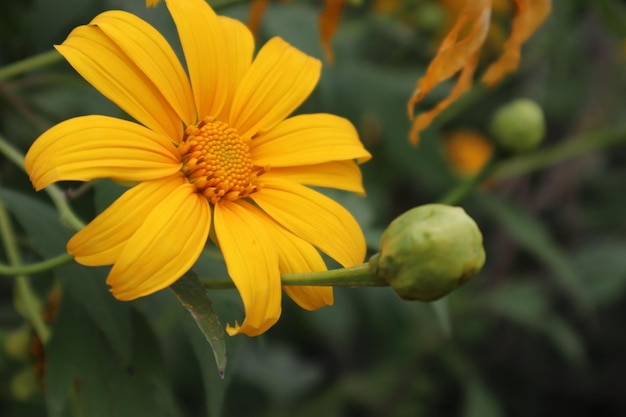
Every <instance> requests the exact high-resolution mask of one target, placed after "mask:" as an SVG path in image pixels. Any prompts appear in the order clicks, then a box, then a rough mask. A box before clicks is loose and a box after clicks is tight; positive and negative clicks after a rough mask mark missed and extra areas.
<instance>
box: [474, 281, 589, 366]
mask: <svg viewBox="0 0 626 417" xmlns="http://www.w3.org/2000/svg"><path fill="white" fill-rule="evenodd" d="M477 302H478V304H479V305H481V306H483V307H485V308H487V309H488V310H490V311H492V312H494V313H496V314H497V315H499V316H501V317H504V318H506V319H508V320H511V321H512V322H514V323H517V324H520V325H522V326H525V327H527V328H529V329H531V330H534V331H539V332H541V333H542V334H544V335H545V337H546V338H547V339H548V340H550V342H551V343H552V345H553V346H554V347H555V348H556V349H557V350H558V351H559V352H560V353H561V354H562V355H563V356H564V357H565V358H566V359H567V360H569V361H570V362H571V363H574V364H581V363H582V362H583V361H584V360H585V350H584V347H583V343H582V341H581V339H580V336H578V335H577V334H576V332H575V331H574V330H573V329H572V327H571V326H570V325H569V323H567V322H566V321H565V320H563V319H561V318H559V317H558V313H557V312H556V311H553V308H552V306H551V303H550V300H549V298H548V295H547V294H546V293H545V292H543V291H542V290H541V288H540V287H538V286H537V285H536V284H535V283H533V282H531V281H527V282H507V283H506V284H502V285H500V286H498V287H497V288H495V289H494V290H492V291H490V292H488V293H487V294H485V295H484V296H483V297H481V299H480V300H478V301H477Z"/></svg>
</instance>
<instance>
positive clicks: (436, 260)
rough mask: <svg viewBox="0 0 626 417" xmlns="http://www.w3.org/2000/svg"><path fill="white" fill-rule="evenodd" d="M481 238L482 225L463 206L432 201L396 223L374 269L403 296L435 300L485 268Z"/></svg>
mask: <svg viewBox="0 0 626 417" xmlns="http://www.w3.org/2000/svg"><path fill="white" fill-rule="evenodd" d="M482 242H483V237H482V234H481V233H480V230H479V229H478V226H477V225H476V223H475V222H474V220H472V218H471V217H469V216H468V215H467V213H465V211H464V210H463V209H462V208H460V207H451V206H446V205H443V204H427V205H424V206H420V207H416V208H414V209H411V210H409V211H407V212H406V213H404V214H402V215H400V216H399V217H397V218H396V219H395V220H394V221H392V222H391V224H390V225H389V227H388V228H387V230H385V232H384V233H383V236H382V238H381V240H380V252H379V253H378V254H376V255H374V256H373V257H372V258H371V259H370V268H371V269H372V271H373V272H374V274H376V275H377V276H379V277H382V278H384V279H385V280H386V281H387V282H388V283H389V285H390V286H391V287H392V288H393V289H394V291H395V292H396V293H397V294H398V295H399V296H400V297H401V298H404V299H407V300H420V301H433V300H436V299H438V298H441V297H443V296H444V295H446V294H449V293H450V292H451V291H453V290H454V289H456V288H457V287H459V286H460V285H461V284H463V283H465V282H467V281H468V280H469V279H470V278H471V277H472V276H474V275H475V274H476V273H478V271H480V269H481V268H482V267H483V265H484V263H485V250H484V249H483V244H482Z"/></svg>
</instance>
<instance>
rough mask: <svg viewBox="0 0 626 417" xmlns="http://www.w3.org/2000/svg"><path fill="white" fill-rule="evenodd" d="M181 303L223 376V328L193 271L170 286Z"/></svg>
mask: <svg viewBox="0 0 626 417" xmlns="http://www.w3.org/2000/svg"><path fill="white" fill-rule="evenodd" d="M170 288H171V289H172V291H174V294H176V297H178V299H179V300H180V302H181V303H182V305H183V306H184V307H185V308H186V309H187V311H189V314H191V317H193V319H194V320H195V322H196V324H197V325H198V327H199V328H200V330H202V333H203V334H204V336H205V337H206V340H207V342H209V344H210V345H211V348H212V349H213V355H214V357H215V363H216V365H217V371H218V373H219V375H220V377H222V378H223V377H224V371H225V369H226V344H225V342H224V328H223V327H222V324H221V323H220V320H219V317H218V316H217V313H216V312H215V310H214V309H213V302H212V301H211V298H210V297H209V293H208V291H207V290H206V288H204V287H203V286H202V283H200V280H199V279H198V276H197V275H196V274H195V273H194V272H188V273H187V274H185V275H183V276H182V277H181V278H180V279H179V280H178V281H176V282H175V283H174V284H173V285H172V286H170Z"/></svg>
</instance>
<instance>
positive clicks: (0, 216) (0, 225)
mask: <svg viewBox="0 0 626 417" xmlns="http://www.w3.org/2000/svg"><path fill="white" fill-rule="evenodd" d="M0 233H1V234H2V243H3V245H4V247H5V250H6V253H7V258H8V259H9V263H10V264H11V265H13V266H19V265H20V264H21V259H20V258H21V257H20V252H19V249H18V246H17V241H16V239H15V233H14V232H13V227H12V226H11V219H10V218H9V213H8V211H7V210H6V208H5V206H4V204H3V203H2V202H1V201H0ZM15 295H16V297H17V300H18V302H19V304H20V305H21V306H22V307H23V308H24V314H25V315H26V317H27V318H28V319H29V320H30V322H31V323H32V325H33V328H34V329H35V332H36V333H37V336H38V337H39V339H40V340H41V341H42V343H44V344H45V343H46V342H47V341H48V338H49V337H50V330H49V329H48V327H47V326H46V324H45V323H44V321H43V318H42V316H41V301H39V299H38V298H37V296H36V295H35V293H34V291H33V290H32V288H31V287H30V283H29V282H28V278H27V277H26V276H25V275H18V276H17V277H16V281H15Z"/></svg>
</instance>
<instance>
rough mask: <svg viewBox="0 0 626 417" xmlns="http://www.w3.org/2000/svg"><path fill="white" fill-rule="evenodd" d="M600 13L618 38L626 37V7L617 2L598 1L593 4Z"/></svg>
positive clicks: (612, 0)
mask: <svg viewBox="0 0 626 417" xmlns="http://www.w3.org/2000/svg"><path fill="white" fill-rule="evenodd" d="M591 3H592V4H593V5H594V6H595V7H596V8H597V9H598V10H599V11H600V14H601V16H602V19H603V20H604V23H606V27H607V28H609V29H610V30H611V31H612V32H613V33H614V34H615V35H616V36H618V37H620V38H622V39H623V38H624V37H626V5H625V4H624V3H623V2H619V1H615V0H597V1H594V2H591Z"/></svg>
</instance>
